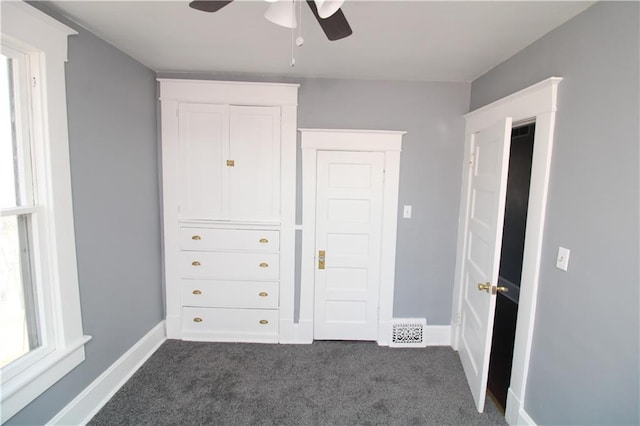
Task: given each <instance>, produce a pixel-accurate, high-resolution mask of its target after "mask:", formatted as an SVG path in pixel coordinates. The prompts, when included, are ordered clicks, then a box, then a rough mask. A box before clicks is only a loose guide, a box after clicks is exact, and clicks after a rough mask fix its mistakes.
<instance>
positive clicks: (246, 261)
mask: <svg viewBox="0 0 640 426" xmlns="http://www.w3.org/2000/svg"><path fill="white" fill-rule="evenodd" d="M180 264H181V268H180V270H181V272H182V277H183V278H202V279H207V278H208V279H218V280H234V281H235V280H246V281H277V280H278V277H279V275H280V274H279V269H280V262H279V256H278V255H277V254H274V253H225V252H215V251H214V252H205V251H183V252H181V253H180Z"/></svg>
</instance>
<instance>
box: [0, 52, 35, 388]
mask: <svg viewBox="0 0 640 426" xmlns="http://www.w3.org/2000/svg"><path fill="white" fill-rule="evenodd" d="M0 60H1V63H0V135H1V136H0V341H2V346H1V347H0V368H2V372H3V378H4V379H5V380H6V379H8V378H10V377H11V376H10V375H9V374H7V370H8V369H9V366H10V365H11V364H12V363H13V362H14V361H16V360H17V359H19V358H20V357H22V356H24V355H26V354H28V353H29V352H31V351H33V350H36V349H37V348H39V347H40V346H41V338H42V330H41V327H40V324H41V322H40V321H39V318H38V311H39V309H38V306H37V304H38V302H37V301H36V297H35V296H36V295H37V293H38V291H37V288H36V287H35V284H36V280H35V279H34V278H35V277H34V275H35V274H34V272H35V271H34V269H33V267H34V265H38V264H42V263H43V262H42V259H39V258H38V257H37V255H36V253H35V251H34V244H33V239H32V237H33V235H34V227H33V221H34V216H35V215H36V214H37V210H38V209H37V204H36V203H37V201H36V199H35V196H34V187H33V183H34V182H33V174H32V163H31V143H30V132H29V126H28V123H29V116H28V111H29V109H28V105H29V96H28V95H27V93H25V92H26V90H25V89H26V88H27V87H28V86H27V84H26V81H25V79H24V77H25V71H26V68H27V67H26V63H27V60H26V55H24V54H22V53H21V52H18V51H16V50H13V49H10V48H9V47H8V46H6V45H5V44H3V45H2V52H1V55H0Z"/></svg>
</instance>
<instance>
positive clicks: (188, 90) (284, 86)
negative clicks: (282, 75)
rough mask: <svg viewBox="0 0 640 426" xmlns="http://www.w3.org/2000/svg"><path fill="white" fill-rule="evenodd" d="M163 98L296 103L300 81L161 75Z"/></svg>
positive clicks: (229, 102)
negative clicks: (166, 76) (263, 81)
mask: <svg viewBox="0 0 640 426" xmlns="http://www.w3.org/2000/svg"><path fill="white" fill-rule="evenodd" d="M157 81H158V83H159V84H160V100H161V101H169V100H172V101H178V102H193V103H214V104H228V105H255V106H261V105H263V106H297V105H298V87H300V85H299V84H290V83H256V82H244V81H220V80H188V79H170V78H158V79H157Z"/></svg>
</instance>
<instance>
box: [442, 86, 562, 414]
mask: <svg viewBox="0 0 640 426" xmlns="http://www.w3.org/2000/svg"><path fill="white" fill-rule="evenodd" d="M561 81H562V78H559V77H550V78H548V79H546V80H543V81H541V82H539V83H537V84H534V85H532V86H530V87H528V88H525V89H523V90H521V91H519V92H516V93H514V94H512V95H509V96H507V97H505V98H503V99H500V100H498V101H496V102H493V103H491V104H489V105H486V106H484V107H482V108H480V109H477V110H475V111H472V112H470V113H468V114H466V115H465V119H466V132H465V135H466V136H465V154H464V159H465V160H464V167H463V178H462V182H463V188H462V192H461V200H460V216H459V222H458V251H457V252H458V255H457V261H456V275H455V282H454V293H453V309H452V317H451V324H452V333H451V346H452V347H453V348H454V349H456V350H457V349H458V347H459V341H460V323H461V321H462V317H461V313H462V302H463V289H464V275H465V274H464V257H465V256H464V254H465V253H466V250H468V244H469V241H468V240H467V235H468V226H469V224H468V222H467V220H466V217H467V216H468V213H469V209H470V192H469V187H468V182H469V172H470V170H469V167H468V164H469V162H470V161H472V157H471V152H472V151H471V149H472V146H471V142H472V135H473V134H474V133H476V132H478V131H480V130H481V129H482V128H483V127H486V126H487V124H489V123H495V122H497V121H499V120H501V119H504V118H506V117H511V118H512V119H513V122H514V123H521V122H523V121H524V120H529V121H531V120H532V119H533V120H535V122H536V133H535V137H534V147H533V160H532V168H531V184H530V192H529V206H528V210H527V225H526V226H527V228H526V229H527V230H526V234H525V246H524V257H523V262H522V280H521V287H520V304H519V309H518V319H517V325H516V338H515V347H514V354H513V363H512V371H511V383H510V386H509V391H508V397H507V407H506V420H507V422H508V423H509V424H517V423H518V421H519V419H521V418H522V416H523V415H524V414H526V413H525V411H524V401H525V391H526V385H527V374H528V371H529V361H530V354H531V345H532V340H533V329H534V321H535V310H536V301H537V293H538V280H539V273H540V263H541V258H542V237H543V231H544V222H545V211H546V205H547V192H548V185H549V174H550V167H551V153H552V148H553V136H554V125H555V113H556V108H557V98H558V85H559V84H560V82H561Z"/></svg>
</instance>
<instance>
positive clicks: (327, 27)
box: [307, 0, 353, 41]
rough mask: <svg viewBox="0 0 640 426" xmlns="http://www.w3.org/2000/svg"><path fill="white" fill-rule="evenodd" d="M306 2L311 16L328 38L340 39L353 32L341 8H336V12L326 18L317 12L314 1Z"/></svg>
mask: <svg viewBox="0 0 640 426" xmlns="http://www.w3.org/2000/svg"><path fill="white" fill-rule="evenodd" d="M307 4H308V5H309V8H310V9H311V12H313V16H315V17H316V19H317V20H318V23H319V24H320V27H321V28H322V31H324V33H325V35H326V36H327V38H328V39H329V40H331V41H334V40H340V39H341V38H345V37H349V36H350V35H351V34H353V31H352V30H351V27H350V26H349V22H347V18H345V16H344V13H342V10H340V9H338V11H337V12H336V13H334V14H333V15H331V16H329V17H328V18H321V17H320V15H319V14H318V8H317V7H316V3H315V2H314V1H313V0H307Z"/></svg>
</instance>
